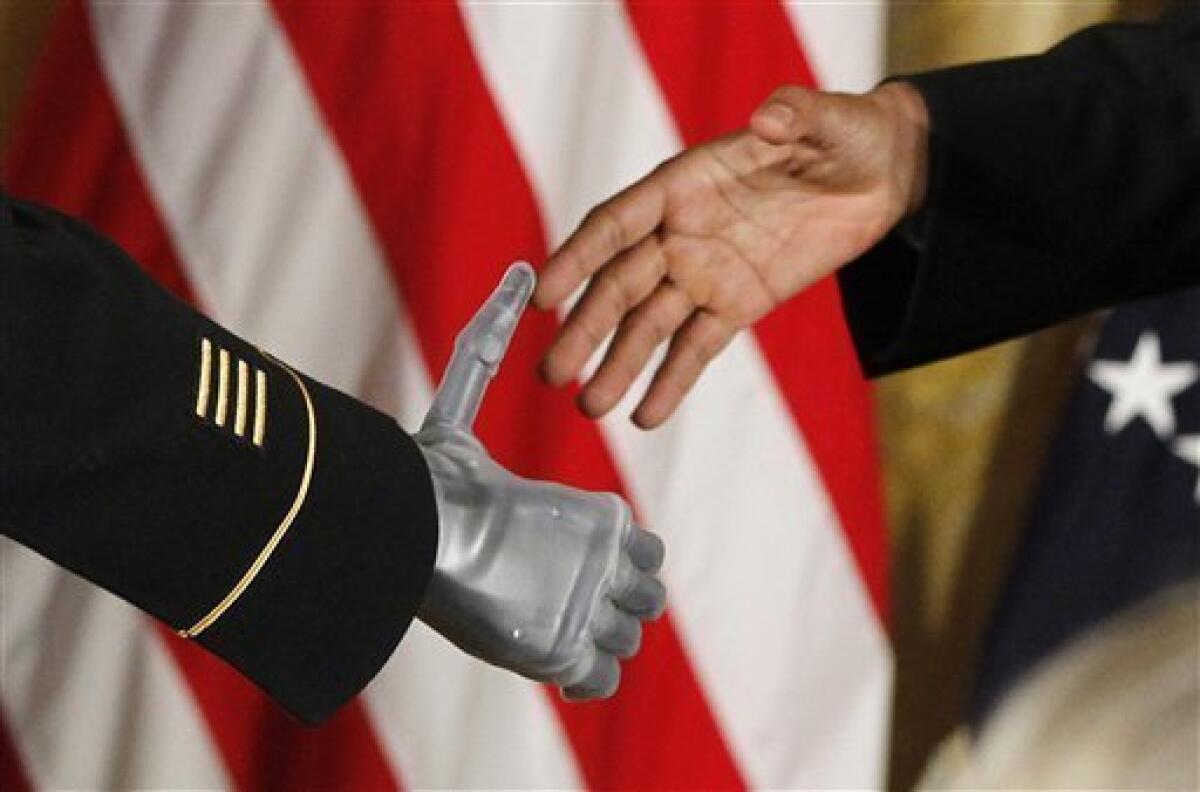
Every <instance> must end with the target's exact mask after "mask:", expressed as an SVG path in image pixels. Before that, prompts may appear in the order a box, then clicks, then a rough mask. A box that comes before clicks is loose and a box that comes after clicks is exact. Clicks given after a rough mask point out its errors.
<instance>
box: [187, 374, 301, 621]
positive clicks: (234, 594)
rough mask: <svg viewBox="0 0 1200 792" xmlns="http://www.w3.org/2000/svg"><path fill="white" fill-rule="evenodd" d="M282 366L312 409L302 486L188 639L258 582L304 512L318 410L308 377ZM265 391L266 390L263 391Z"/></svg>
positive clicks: (214, 619)
mask: <svg viewBox="0 0 1200 792" xmlns="http://www.w3.org/2000/svg"><path fill="white" fill-rule="evenodd" d="M275 362H276V363H279V365H280V367H281V368H282V369H283V370H284V371H286V372H287V373H288V375H289V376H290V377H291V378H292V379H293V380H294V381H295V382H296V386H297V387H298V388H300V395H301V396H303V397H304V408H305V410H307V411H308V456H307V458H306V459H305V460H304V474H303V475H302V476H301V477H300V488H299V490H298V491H297V492H296V498H295V500H293V501H292V507H291V508H290V509H288V512H287V514H285V515H284V516H283V521H282V522H281V523H279V527H278V528H276V529H275V533H274V534H272V535H271V538H270V540H269V541H268V542H267V544H266V546H265V547H263V549H262V552H260V553H259V554H258V557H257V558H255V559H254V563H253V564H251V565H250V568H249V569H247V570H246V574H244V575H242V579H241V580H239V581H238V582H237V585H236V586H234V587H233V589H232V590H231V591H230V592H229V593H228V594H226V595H225V598H224V599H223V600H221V601H220V602H219V603H217V606H216V607H215V608H213V609H212V610H211V611H209V613H208V615H207V616H205V617H204V618H203V619H201V620H200V621H198V622H196V623H195V624H194V625H192V626H191V627H189V628H188V629H186V630H179V635H181V636H182V637H184V638H195V637H196V636H197V635H199V634H200V633H202V632H204V630H206V629H207V628H208V627H209V626H211V625H212V623H213V622H215V621H216V620H217V619H219V618H221V615H222V614H223V613H225V611H227V610H229V607H230V606H231V605H233V603H235V602H237V598H238V597H240V596H241V595H242V592H244V591H245V590H246V588H247V587H248V586H249V585H250V584H251V583H253V582H254V578H255V577H257V576H258V573H259V572H260V571H262V568H263V566H265V565H266V563H267V559H269V558H270V557H271V553H273V552H275V548H276V547H277V546H278V545H279V542H280V541H281V540H282V539H283V535H284V534H286V533H287V531H288V528H290V527H291V526H292V523H293V522H294V521H295V520H296V515H298V514H299V513H300V508H301V507H302V506H303V505H304V499H305V498H306V497H307V496H308V487H309V485H310V484H311V483H312V473H313V466H314V465H315V463H316V459H317V413H316V410H315V409H314V408H313V402H312V397H311V396H310V395H309V393H308V388H307V387H305V385H304V380H302V379H300V376H299V375H298V374H296V372H295V371H292V369H291V368H290V367H288V366H287V365H286V364H284V363H281V362H279V361H275ZM260 392H262V393H265V390H263V391H260Z"/></svg>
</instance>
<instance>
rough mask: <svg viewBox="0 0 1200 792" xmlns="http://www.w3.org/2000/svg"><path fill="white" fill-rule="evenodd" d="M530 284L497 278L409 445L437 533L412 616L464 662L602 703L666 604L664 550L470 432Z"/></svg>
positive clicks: (594, 498)
mask: <svg viewBox="0 0 1200 792" xmlns="http://www.w3.org/2000/svg"><path fill="white" fill-rule="evenodd" d="M534 282H535V276H534V273H533V269H532V268H531V267H530V266H529V265H528V264H524V263H521V264H516V265H513V266H512V267H510V268H509V270H508V272H507V273H505V275H504V279H503V280H502V281H501V283H500V286H499V287H498V288H497V289H496V291H495V292H494V293H493V294H492V296H491V297H490V298H489V299H488V301H487V302H486V303H484V305H483V307H482V308H481V309H480V310H479V312H478V313H477V314H476V315H475V318H473V319H472V320H471V322H470V323H469V324H468V325H467V326H466V327H465V328H464V329H463V331H462V332H461V333H460V334H459V336H458V339H457V341H456V342H455V347H454V355H453V357H452V358H451V360H450V363H449V365H448V366H447V367H446V371H445V374H444V375H443V377H442V384H441V386H440V387H439V388H438V392H437V395H436V396H435V397H434V401H433V406H432V407H431V408H430V410H429V414H428V415H427V416H426V417H425V423H424V424H423V426H422V428H421V431H420V432H419V433H417V435H416V441H417V444H418V445H419V447H420V448H421V451H422V452H423V453H424V454H425V459H426V461H427V462H428V464H429V469H430V472H431V473H432V476H433V484H434V491H435V494H436V497H437V509H438V519H439V527H440V538H439V542H438V551H437V562H436V566H435V569H434V572H433V578H432V581H431V582H430V585H429V590H428V593H427V594H426V597H425V602H424V604H423V605H422V609H421V613H420V614H419V615H420V618H421V619H422V620H423V621H424V622H426V623H427V624H428V625H429V626H430V627H432V628H433V629H435V630H437V631H438V632H439V633H441V634H442V635H443V636H445V637H446V638H448V639H449V640H450V641H452V642H454V643H455V644H456V645H457V646H458V647H459V648H461V649H462V650H463V651H465V652H467V653H469V654H471V655H474V656H475V657H478V658H479V659H481V660H484V661H486V662H488V663H491V664H493V665H498V666H502V667H504V668H507V669H510V670H512V671H515V672H517V673H518V674H521V675H523V676H526V677H529V678H531V679H536V680H539V681H543V682H550V683H552V684H554V685H557V686H559V687H560V688H562V690H563V693H564V695H565V696H566V697H567V698H571V699H587V698H596V697H607V696H610V695H612V694H613V692H615V691H616V688H617V685H618V683H619V681H620V673H621V672H620V666H619V664H618V658H628V657H632V656H633V655H634V654H635V653H636V652H637V650H638V647H639V645H640V644H641V635H642V625H641V622H642V621H644V620H648V619H654V618H657V617H658V616H659V614H661V613H662V610H663V608H664V607H665V603H666V593H665V591H664V589H663V586H662V584H661V583H660V582H659V581H658V579H657V577H656V576H655V575H656V573H657V572H658V569H659V567H660V566H661V565H662V560H663V545H662V541H661V540H660V539H659V538H658V537H656V536H654V535H653V534H650V533H647V532H646V531H643V530H641V529H640V528H638V527H637V526H635V525H633V523H632V520H631V512H630V509H629V506H628V505H626V503H625V502H624V501H623V500H622V499H621V498H619V497H618V496H616V495H613V494H609V493H603V494H601V493H593V492H584V491H581V490H576V489H572V488H570V487H564V486H561V485H558V484H552V483H548V482H542V481H530V480H528V479H523V478H520V477H518V476H515V475H513V474H512V473H510V472H508V471H507V470H505V469H504V468H503V467H501V466H500V465H498V464H496V462H495V461H493V460H492V458H491V457H490V456H488V452H487V449H485V448H484V447H483V445H482V444H481V443H480V442H479V440H477V439H476V438H475V435H474V434H473V433H472V429H471V426H472V423H473V422H474V420H475V415H476V413H477V412H478V411H479V405H480V402H481V401H482V399H483V394H484V391H485V390H486V388H487V384H488V382H489V381H490V380H491V378H492V376H494V375H495V373H496V370H497V369H498V367H499V365H500V360H501V359H502V358H503V356H504V353H505V351H506V350H507V348H508V343H509V340H510V339H511V338H512V335H513V331H514V330H515V329H516V326H517V322H518V320H519V319H520V317H521V313H522V311H523V310H524V308H525V304H526V303H527V302H528V301H529V297H530V295H531V294H532V293H533V287H534Z"/></svg>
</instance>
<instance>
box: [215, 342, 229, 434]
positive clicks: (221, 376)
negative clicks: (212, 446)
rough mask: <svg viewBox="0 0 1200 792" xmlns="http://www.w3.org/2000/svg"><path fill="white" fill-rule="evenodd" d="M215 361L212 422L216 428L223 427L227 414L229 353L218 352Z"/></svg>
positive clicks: (225, 351) (224, 351)
mask: <svg viewBox="0 0 1200 792" xmlns="http://www.w3.org/2000/svg"><path fill="white" fill-rule="evenodd" d="M217 361H218V362H217V414H216V415H215V416H214V417H213V420H214V421H216V422H217V426H224V425H225V418H226V416H228V414H229V352H228V351H227V350H224V349H222V350H220V352H218V353H217Z"/></svg>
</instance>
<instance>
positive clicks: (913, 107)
mask: <svg viewBox="0 0 1200 792" xmlns="http://www.w3.org/2000/svg"><path fill="white" fill-rule="evenodd" d="M863 98H865V99H867V100H868V101H870V102H871V103H872V104H874V105H875V106H876V108H878V109H879V110H880V111H881V112H882V113H883V114H884V116H885V117H886V118H887V120H888V126H889V128H890V129H891V131H892V146H891V147H892V168H891V173H890V174H889V178H891V179H892V181H893V190H894V192H895V196H896V201H895V203H896V207H897V217H896V221H897V222H899V221H901V220H904V219H905V218H909V217H912V216H913V215H915V214H916V213H917V212H918V211H919V210H920V209H921V207H922V205H924V203H925V195H926V191H927V188H928V181H929V110H928V108H927V107H926V105H925V99H924V98H923V97H922V96H921V92H920V91H918V90H917V89H916V87H915V86H913V85H912V84H911V83H907V82H904V81H901V80H893V81H889V82H885V83H883V84H882V85H880V86H878V87H876V88H875V89H874V90H872V91H870V92H869V93H867V94H865V95H864V97H863Z"/></svg>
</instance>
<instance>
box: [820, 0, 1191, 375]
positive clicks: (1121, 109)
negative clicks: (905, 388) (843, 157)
mask: <svg viewBox="0 0 1200 792" xmlns="http://www.w3.org/2000/svg"><path fill="white" fill-rule="evenodd" d="M1197 10H1198V9H1196V8H1194V7H1193V9H1192V10H1191V11H1190V12H1187V13H1182V14H1178V15H1176V16H1174V17H1168V18H1167V19H1165V20H1164V21H1162V22H1160V23H1157V24H1152V25H1128V24H1126V25H1118V24H1111V25H1102V26H1098V27H1094V28H1090V29H1088V30H1085V31H1083V32H1081V33H1078V34H1076V35H1074V36H1072V37H1070V38H1068V39H1066V40H1065V41H1063V42H1062V43H1061V44H1060V45H1058V46H1057V47H1055V48H1054V49H1052V50H1050V51H1049V52H1047V53H1046V54H1044V55H1041V56H1037V57H1027V58H1016V59H1010V60H1004V61H995V62H989V63H981V64H977V65H970V66H965V67H958V68H951V69H945V70H941V71H935V72H930V73H927V74H922V75H916V76H912V77H905V78H903V79H905V80H908V81H910V82H911V83H912V84H914V85H915V86H916V87H917V89H918V90H919V91H920V92H921V94H922V95H923V97H924V99H925V102H926V105H927V106H928V109H929V114H930V119H931V140H930V159H931V161H930V181H929V191H928V198H927V202H926V206H925V208H924V210H923V212H922V214H921V216H920V217H918V218H917V223H918V225H917V226H916V227H915V228H912V229H910V230H912V231H914V232H915V234H916V236H917V238H918V239H919V240H920V244H919V246H914V245H913V244H911V243H910V242H909V241H908V240H906V239H904V238H902V237H901V235H900V234H898V233H893V234H891V235H889V236H888V237H886V238H885V239H884V240H883V241H882V242H881V243H880V244H879V245H877V246H876V247H875V248H873V249H872V250H870V251H868V252H867V253H866V254H865V255H864V256H863V257H861V258H860V259H859V260H858V261H856V262H853V263H852V264H850V265H849V266H847V267H846V268H844V269H843V270H842V272H841V273H840V274H839V281H840V286H841V289H842V294H843V302H844V304H845V308H846V315H847V318H848V320H849V323H850V326H851V331H852V334H853V336H854V339H855V343H856V345H857V348H858V351H859V356H860V359H861V361H862V364H863V368H864V370H865V371H866V372H867V373H868V374H870V375H878V374H885V373H888V372H891V371H895V370H898V369H902V368H906V367H909V366H914V365H918V364H921V363H926V362H929V361H932V360H936V359H939V358H943V357H948V356H950V355H954V354H958V353H960V352H965V351H968V350H971V349H975V348H977V347H981V346H984V345H986V344H989V343H992V342H995V341H999V340H1003V339H1007V338H1012V337H1014V336H1018V335H1021V334H1024V333H1027V332H1030V331H1032V330H1035V329H1038V328H1041V327H1044V326H1046V325H1049V324H1052V323H1054V322H1057V321H1060V320H1063V319H1066V318H1068V317H1070V316H1073V315H1075V314H1079V313H1083V312H1086V311H1090V310H1093V309H1096V308H1100V307H1104V306H1109V305H1113V304H1115V303H1118V302H1123V301H1127V300H1132V299H1136V298H1140V297H1145V296H1150V295H1154V294H1158V293H1162V292H1167V291H1171V290H1174V289H1178V288H1181V287H1184V286H1186V285H1190V284H1195V283H1198V282H1200V14H1198V13H1195V12H1196V11H1197Z"/></svg>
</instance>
